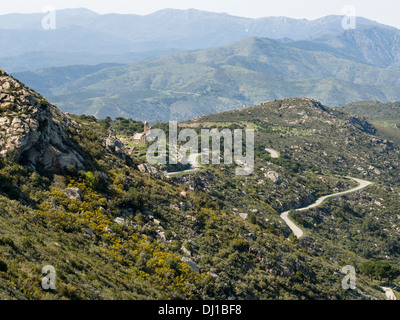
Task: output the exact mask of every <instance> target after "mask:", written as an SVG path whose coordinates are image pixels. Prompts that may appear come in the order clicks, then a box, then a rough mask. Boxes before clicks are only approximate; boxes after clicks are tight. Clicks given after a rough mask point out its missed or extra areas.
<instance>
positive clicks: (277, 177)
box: [265, 171, 282, 184]
mask: <svg viewBox="0 0 400 320" xmlns="http://www.w3.org/2000/svg"><path fill="white" fill-rule="evenodd" d="M265 177H266V178H268V179H270V180H271V181H272V182H273V183H275V184H281V183H282V178H281V176H280V175H279V174H278V173H277V172H275V171H268V172H267V173H266V174H265Z"/></svg>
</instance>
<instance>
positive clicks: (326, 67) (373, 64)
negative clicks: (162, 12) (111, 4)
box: [15, 26, 400, 121]
mask: <svg viewBox="0 0 400 320" xmlns="http://www.w3.org/2000/svg"><path fill="white" fill-rule="evenodd" d="M399 39H400V31H399V30H397V29H390V28H386V27H380V26H370V27H366V26H365V27H359V28H357V29H356V30H346V31H344V30H342V31H341V32H331V31H329V32H325V33H324V34H320V35H319V36H317V37H315V38H310V39H308V40H301V41H294V40H288V39H286V40H273V39H267V38H259V37H252V38H247V39H244V40H240V41H237V42H235V43H232V44H229V45H223V46H218V47H214V48H209V49H203V50H197V51H189V52H183V53H177V54H172V55H168V56H165V57H162V58H159V59H154V58H153V59H147V60H143V61H140V62H136V63H133V64H127V65H109V64H107V65H103V66H92V67H81V66H79V67H77V66H74V67H66V68H52V69H45V70H40V71H36V72H24V73H16V74H15V76H16V77H17V78H19V79H21V80H22V81H23V82H25V83H26V84H27V85H29V86H31V87H32V88H34V89H36V90H38V91H39V92H42V93H44V94H45V95H46V96H48V97H49V98H50V100H51V101H52V102H53V103H55V104H57V105H58V106H59V107H61V108H62V109H63V110H64V111H67V112H71V113H75V114H83V113H84V114H90V115H96V116H97V117H100V118H104V117H106V116H112V117H117V116H123V117H132V118H134V119H139V120H163V121H167V120H171V119H173V120H187V119H190V118H193V117H196V116H199V115H203V114H209V113H216V112H220V111H224V110H232V109H238V108H242V107H245V106H251V105H255V104H258V103H260V102H263V101H267V100H275V99H282V98H288V97H310V98H313V99H317V100H319V101H322V102H323V103H324V104H326V105H331V106H337V105H342V104H346V103H350V102H354V101H361V100H380V101H382V102H387V101H396V100H400V91H399V90H398V88H399V85H400V69H399V68H398V66H399V64H398V63H399V59H400V49H399V48H400V45H399V43H400V42H399Z"/></svg>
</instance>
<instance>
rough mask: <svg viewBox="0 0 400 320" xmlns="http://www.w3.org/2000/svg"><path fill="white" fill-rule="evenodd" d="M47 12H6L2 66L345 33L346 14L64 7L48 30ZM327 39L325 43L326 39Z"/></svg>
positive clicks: (122, 59)
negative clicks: (272, 14)
mask: <svg viewBox="0 0 400 320" xmlns="http://www.w3.org/2000/svg"><path fill="white" fill-rule="evenodd" d="M45 15H46V14H45V13H37V14H9V15H3V16H0V39H1V40H2V42H3V43H4V44H5V45H4V46H2V47H1V48H0V65H2V67H3V68H4V69H5V70H7V71H8V72H19V71H33V70H37V69H41V68H47V67H60V66H68V65H72V64H100V63H109V62H114V63H131V62H134V61H137V60H141V59H145V58H149V57H156V58H157V57H161V56H163V55H166V54H168V53H177V52H182V51H187V50H198V49H205V48H210V47H215V46H221V45H227V44H229V43H232V42H235V41H239V40H242V39H245V38H250V37H267V38H270V39H285V38H288V39H291V40H296V41H300V40H306V39H311V38H314V37H317V36H321V35H322V34H324V33H326V32H336V33H337V32H341V31H343V29H342V24H341V22H342V16H327V17H324V18H321V19H317V20H313V21H309V20H305V19H303V20H300V19H290V18H285V17H268V18H260V19H250V18H242V17H235V16H231V15H228V14H225V13H211V12H204V11H198V10H174V9H166V10H162V11H158V12H155V13H153V14H150V15H146V16H139V15H132V14H124V15H122V14H105V15H100V14H97V13H95V12H93V11H90V10H87V9H65V10H58V11H57V12H56V29H55V30H43V29H42V20H43V18H44V17H45ZM357 26H358V27H365V26H369V27H370V26H375V27H379V28H382V29H387V30H388V31H389V30H393V29H394V28H392V27H389V26H385V25H382V24H379V23H377V22H374V21H371V20H368V19H364V18H358V19H357ZM321 42H322V43H324V38H321ZM296 45H298V46H302V45H304V44H301V43H297V44H296ZM307 46H308V45H307ZM336 49H337V50H338V51H340V49H339V48H336Z"/></svg>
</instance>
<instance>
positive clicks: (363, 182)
mask: <svg viewBox="0 0 400 320" xmlns="http://www.w3.org/2000/svg"><path fill="white" fill-rule="evenodd" d="M265 151H267V152H269V153H270V154H271V157H272V158H279V153H278V151H276V150H274V149H271V148H265ZM346 178H349V179H352V180H354V181H356V182H357V183H358V184H359V186H358V187H356V188H353V189H351V190H348V191H343V192H338V193H334V194H330V195H327V196H323V197H320V198H318V199H317V201H315V202H314V203H312V204H310V205H309V206H307V207H303V208H299V209H295V211H305V210H308V209H311V208H315V207H317V206H319V205H320V204H322V203H323V202H324V201H325V200H326V199H328V198H333V197H338V196H342V195H345V194H348V193H352V192H356V191H358V190H362V189H364V188H366V187H368V186H369V185H371V184H372V182H370V181H366V180H362V179H357V178H352V177H346ZM289 213H290V211H286V212H283V213H282V214H281V218H282V219H283V221H285V223H286V224H287V225H288V227H289V228H290V229H291V230H292V231H293V233H294V235H295V236H296V237H297V238H300V237H302V236H303V231H302V230H301V229H300V228H299V227H298V226H297V225H296V224H295V223H294V222H293V221H292V220H290V218H289Z"/></svg>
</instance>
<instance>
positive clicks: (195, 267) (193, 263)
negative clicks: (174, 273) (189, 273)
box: [182, 257, 200, 273]
mask: <svg viewBox="0 0 400 320" xmlns="http://www.w3.org/2000/svg"><path fill="white" fill-rule="evenodd" d="M182 261H183V262H184V263H186V264H187V265H188V266H189V267H191V268H192V270H193V271H194V272H197V273H199V272H200V269H199V267H198V266H197V264H196V263H195V262H194V261H193V260H192V259H189V258H186V257H183V258H182Z"/></svg>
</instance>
